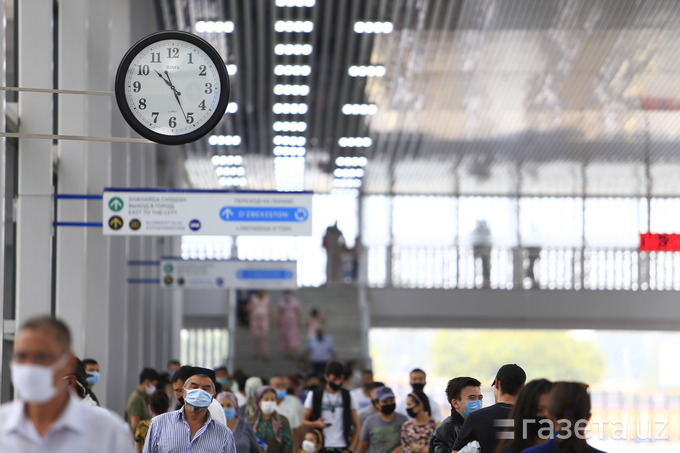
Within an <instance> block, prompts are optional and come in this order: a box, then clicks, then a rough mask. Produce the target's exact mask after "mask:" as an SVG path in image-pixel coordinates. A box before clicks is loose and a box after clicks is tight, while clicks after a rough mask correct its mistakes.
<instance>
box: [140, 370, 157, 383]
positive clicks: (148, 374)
mask: <svg viewBox="0 0 680 453" xmlns="http://www.w3.org/2000/svg"><path fill="white" fill-rule="evenodd" d="M147 379H148V380H150V381H157V380H158V373H157V372H156V370H154V369H153V368H144V369H143V370H142V372H141V373H139V383H140V384H141V383H142V382H144V381H146V380H147Z"/></svg>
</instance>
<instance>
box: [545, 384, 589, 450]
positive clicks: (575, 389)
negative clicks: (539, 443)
mask: <svg viewBox="0 0 680 453" xmlns="http://www.w3.org/2000/svg"><path fill="white" fill-rule="evenodd" d="M548 412H549V413H550V415H551V416H552V417H553V418H555V419H556V420H562V419H566V420H569V421H570V422H571V435H570V436H567V437H565V438H564V439H560V438H558V439H557V440H556V447H557V451H558V452H560V453H585V452H587V451H588V442H586V439H585V436H584V433H583V432H577V430H576V429H575V426H576V423H577V422H580V421H582V420H588V419H589V418H590V395H589V394H588V391H587V390H586V388H585V387H584V385H583V384H580V383H578V382H558V383H556V384H555V385H554V386H553V390H552V393H551V395H550V402H549V403H548ZM555 429H556V430H557V429H558V427H557V426H556V427H555Z"/></svg>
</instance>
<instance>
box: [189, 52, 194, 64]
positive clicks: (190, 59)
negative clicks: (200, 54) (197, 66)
mask: <svg viewBox="0 0 680 453" xmlns="http://www.w3.org/2000/svg"><path fill="white" fill-rule="evenodd" d="M193 56H194V54H192V53H191V52H189V64H194V60H193Z"/></svg>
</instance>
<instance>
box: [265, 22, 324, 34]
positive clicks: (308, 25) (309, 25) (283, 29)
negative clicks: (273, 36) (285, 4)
mask: <svg viewBox="0 0 680 453" xmlns="http://www.w3.org/2000/svg"><path fill="white" fill-rule="evenodd" d="M274 30H276V31H277V32H279V33H311V32H312V31H313V30H314V22H312V21H310V20H279V21H276V23H275V24H274Z"/></svg>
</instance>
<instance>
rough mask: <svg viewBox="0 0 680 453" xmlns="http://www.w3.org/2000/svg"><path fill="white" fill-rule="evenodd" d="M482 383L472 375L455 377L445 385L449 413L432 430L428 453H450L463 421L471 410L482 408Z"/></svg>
mask: <svg viewBox="0 0 680 453" xmlns="http://www.w3.org/2000/svg"><path fill="white" fill-rule="evenodd" d="M481 386H482V383H481V382H479V381H478V380H477V379H475V378H472V377H467V376H465V377H457V378H453V379H451V380H450V381H449V383H448V385H447V386H446V397H447V398H448V400H449V404H451V415H450V416H448V417H446V418H445V419H444V420H442V422H441V423H440V424H439V426H438V427H437V429H435V430H434V434H433V435H432V439H431V440H430V453H450V452H451V451H452V450H453V445H454V444H455V443H456V438H457V437H458V433H459V432H460V428H461V426H463V422H465V419H466V418H467V417H468V415H470V414H471V413H472V412H474V411H476V410H478V409H481V408H482V390H481Z"/></svg>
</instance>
